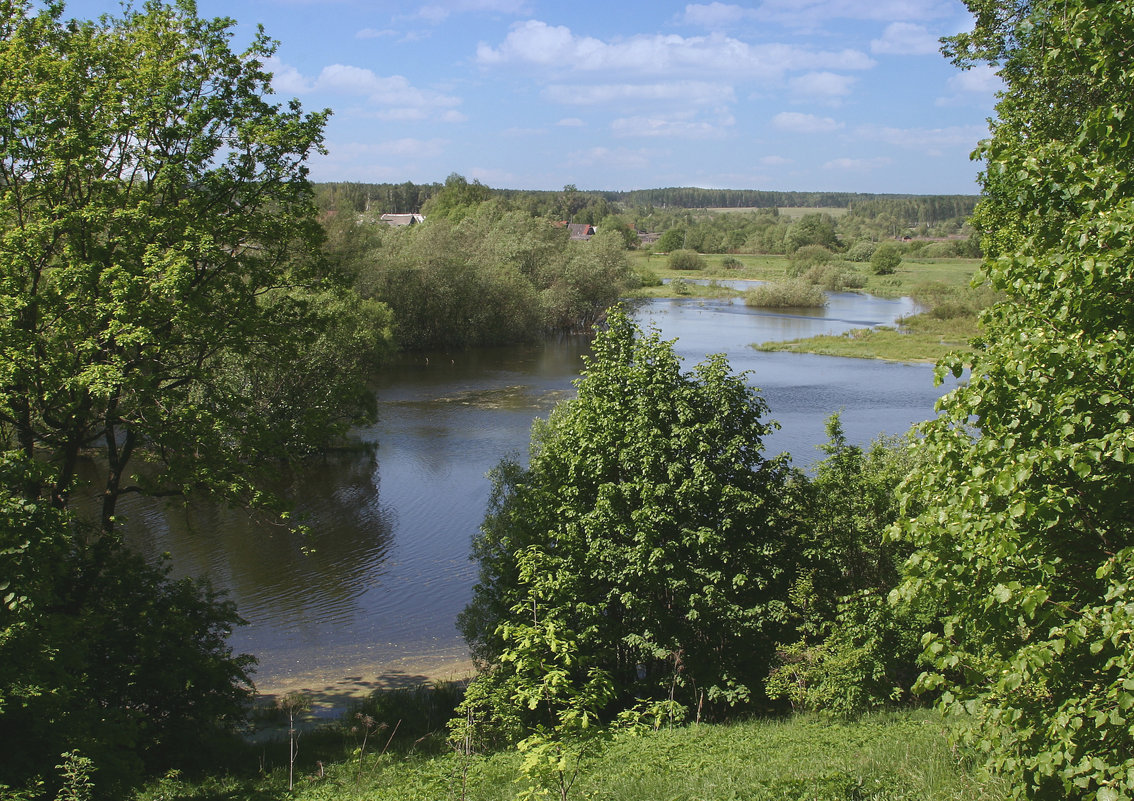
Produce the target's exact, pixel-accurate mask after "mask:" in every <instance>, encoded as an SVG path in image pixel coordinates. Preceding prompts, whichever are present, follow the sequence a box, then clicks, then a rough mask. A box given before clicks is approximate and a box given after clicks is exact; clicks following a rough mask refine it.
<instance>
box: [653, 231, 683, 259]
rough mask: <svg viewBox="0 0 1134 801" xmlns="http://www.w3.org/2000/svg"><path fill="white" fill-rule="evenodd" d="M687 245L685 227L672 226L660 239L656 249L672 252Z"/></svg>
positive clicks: (662, 251)
mask: <svg viewBox="0 0 1134 801" xmlns="http://www.w3.org/2000/svg"><path fill="white" fill-rule="evenodd" d="M684 247H685V229H683V228H670V229H669V230H668V231H666V232H665V233H664V234H662V235H661V238H660V239H658V241H657V245H655V249H656V250H657V251H658V252H659V253H672V252H673V251H675V250H681V249H682V248H684Z"/></svg>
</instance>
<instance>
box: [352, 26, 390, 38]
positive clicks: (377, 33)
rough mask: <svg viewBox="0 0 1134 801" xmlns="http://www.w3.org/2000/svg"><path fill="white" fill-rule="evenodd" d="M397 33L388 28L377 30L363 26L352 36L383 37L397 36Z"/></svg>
mask: <svg viewBox="0 0 1134 801" xmlns="http://www.w3.org/2000/svg"><path fill="white" fill-rule="evenodd" d="M397 35H398V32H397V31H392V30H388V29H382V30H379V29H378V28H363V29H362V30H360V31H358V32H357V33H356V34H355V35H354V38H355V39H383V38H386V37H389V36H397Z"/></svg>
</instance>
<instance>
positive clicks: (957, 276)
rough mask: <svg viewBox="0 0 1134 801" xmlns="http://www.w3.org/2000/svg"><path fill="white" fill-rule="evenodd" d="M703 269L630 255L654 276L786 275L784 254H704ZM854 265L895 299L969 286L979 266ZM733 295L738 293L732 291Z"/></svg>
mask: <svg viewBox="0 0 1134 801" xmlns="http://www.w3.org/2000/svg"><path fill="white" fill-rule="evenodd" d="M701 258H702V259H703V260H704V262H705V268H704V269H703V270H671V269H669V268H668V267H667V266H666V264H667V262H666V259H667V257H666V256H662V255H658V254H654V253H649V252H642V251H635V252H632V253H631V254H630V266H631V267H632V268H633V269H634V270H636V271H638V272H639V273H651V274H653V275H654V276H656V277H657V278H660V279H665V278H685V279H713V278H718V279H728V280H749V281H782V280H784V279H785V278H787V268H788V263H789V262H788V258H787V256H776V255H770V254H751V253H737V254H732V255H716V254H713V255H704V256H702V257H701ZM725 259H735V260H736V261H739V262H740V264H741V266H740V267H738V268H729V267H725V266H724V264H723V262H724V260H725ZM852 266H854V267H855V268H856V269H857V271H858V272H859V273H861V274H862V275H863V276H864V277H865V278H866V287H865V288H864V289H863V290H862V291H864V292H867V293H869V294H871V295H877V296H879V297H887V298H896V297H902V296H904V295H909V294H911V293H912V292H914V291H915V290H916V288H917V287H919V286H921V285H924V284H927V283H932V282H938V283H942V284H945V285H947V286H950V287H957V288H962V287H965V286H968V283H969V280H970V279H971V278H972V275H973V273H975V272H976V270H977V268H978V267H980V260H979V259H921V258H917V257H914V258H908V259H905V260H904V261H902V263H901V265H899V266H898V269H897V271H896V272H895V273H894V274H893V275H874V274H873V273H872V272H871V270H870V265H869V264H857V265H852ZM633 294H634V295H635V296H638V297H675V296H676V295H675V293H674V292H672V291H671V290H669V289H667V288H666V287H664V286H655V287H643V288H642V289H641V290H638V291H636V292H634V293H633ZM733 294H740V293H739V292H734V293H733Z"/></svg>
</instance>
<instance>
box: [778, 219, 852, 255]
mask: <svg viewBox="0 0 1134 801" xmlns="http://www.w3.org/2000/svg"><path fill="white" fill-rule="evenodd" d="M838 244H839V237H838V224H837V223H836V222H835V218H834V217H832V216H831V215H830V214H819V213H816V214H804V215H803V216H802V217H800V218H799V219H798V220H796V221H795V222H793V223H792V224H791V228H789V229H788V232H787V235H786V237H785V238H784V246H785V247H786V248H787V252H788V253H789V254H790V253H794V252H795V251H796V250H798V249H799V248H801V247H803V246H804V245H822V246H823V247H825V248H827V249H834V248H836V247H837V246H838Z"/></svg>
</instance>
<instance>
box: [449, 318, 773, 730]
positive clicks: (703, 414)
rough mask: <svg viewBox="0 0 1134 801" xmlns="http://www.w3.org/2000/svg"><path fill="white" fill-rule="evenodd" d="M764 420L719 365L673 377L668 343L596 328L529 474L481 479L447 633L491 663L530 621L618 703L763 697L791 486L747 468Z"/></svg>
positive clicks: (753, 397)
mask: <svg viewBox="0 0 1134 801" xmlns="http://www.w3.org/2000/svg"><path fill="white" fill-rule="evenodd" d="M766 413H767V408H766V406H765V404H764V401H763V400H762V399H761V398H760V396H759V395H758V394H757V392H756V391H755V390H753V389H752V388H751V387H749V386H748V385H747V383H746V382H745V380H744V377H743V376H738V375H734V374H732V373H730V371H729V368H728V365H727V363H726V362H725V360H724V358H723V357H722V356H719V355H718V356H714V357H711V358H710V359H709V360H708V361H706V362H703V363H702V364H700V365H698V366H696V367H695V368H694V369H693V370H692V371H691V372H688V373H686V372H683V371H682V369H681V361H680V358H679V357H678V356H677V355H676V354H675V353H674V351H673V348H672V344H671V343H668V342H664V341H662V340H661V339H660V337H659V335H658V333H657V332H656V331H653V332H650V333H648V334H645V335H642V334H641V333H640V332H639V331H638V330H637V328H636V326H635V325H634V324H633V323H632V322H631V321H630V320H629V319H628V318H627V317H626V315H625V313H624V312H618V313H616V314H612V315H611V318H610V325H609V329H608V330H606V331H603V332H601V333H599V334H598V336H597V338H596V341H595V347H594V356H593V357H592V358H590V359H589V360H588V361H587V365H586V369H585V371H584V374H583V376H582V378H581V379H580V380H579V381H578V398H577V399H575V400H572V401H570V402H568V403H566V404H564V405H562V406H560V407H559V408H558V409H557V410H556V411H555V412H554V413H553V414H552V416H551V418H550V419H549V420H548V421H547V422H546V423H541V424H537V426H536V427H535V428H534V429H533V437H532V453H531V460H530V464H529V465H528V466H527V467H526V468H524V467H521V466H519V465H516V464H511V463H504V464H502V465H501V467H500V468H498V470H497V471H496V474H495V495H494V498H493V502H492V505H491V509H490V512H489V514H488V516H487V518H486V520H485V523H484V526H483V529H482V532H481V534H480V536H479V537H478V538H477V539H476V541H475V543H474V552H475V556H476V558H477V559H478V560H479V563H480V570H481V573H480V582H479V583H478V585H477V586H476V589H475V591H474V599H473V602H472V604H471V605H470V607H469V608H468V609H467V610H466V611H465V612H464V613H463V615H462V619H461V621H462V630H463V632H464V634H465V636H466V638H467V639H468V640H469V642H470V644H471V645H472V647H473V650H474V653H475V654H477V655H478V657H479V658H480V659H481V660H482V661H484V662H486V663H494V662H496V661H497V659H498V657H499V655H500V653H501V652H502V650H503V649H504V646H505V643H504V641H503V639H502V637H503V636H504V634H506V633H507V632H508V631H510V630H511V629H509V626H515V625H525V624H526V623H531V617H532V614H533V612H534V613H535V614H536V615H537V617H539V618H541V619H542V618H543V616H544V615H551V616H554V619H555V620H557V621H559V624H558V631H559V636H561V637H562V636H565V635H564V634H563V632H564V631H566V632H568V633H569V635H570V639H571V640H572V642H573V643H574V645H573V648H574V649H575V657H576V662H577V664H578V665H579V666H582V667H586V668H589V669H592V668H593V669H599V670H601V671H603V672H604V675H608V676H609V677H610V679H611V680H612V681H613V684H614V690H613V696H614V697H616V698H619V699H621V701H622V702H624V703H625V702H630V703H632V702H633V699H634V698H648V699H655V700H665V699H670V700H676V701H677V702H678V703H680V704H685V705H687V706H688V707H689V708H691V709H692V708H697V707H698V706H699V704H701V703H702V701H703V703H704V710H705V713H706V714H708V713H709V712H710V710H712V709H716V710H720V709H724V708H727V707H729V706H731V705H733V704H736V703H740V702H743V701H746V700H749V699H750V698H760V697H762V692H763V679H764V677H765V676H766V674H767V670H768V665H769V663H770V661H771V658H772V651H773V646H774V644H775V642H776V640H777V639H778V638H779V637H780V636H781V634H782V626H783V623H784V609H785V604H784V599H785V598H786V587H787V584H788V583H789V581H790V574H791V572H792V565H793V561H792V550H791V548H790V547H789V545H788V543H790V542H791V536H790V534H791V532H792V520H793V517H792V514H791V512H790V510H791V508H792V505H791V497H792V492H793V490H792V477H793V475H794V474H793V472H792V470H791V469H790V467H789V465H788V462H787V460H786V457H783V456H781V457H777V458H770V459H769V458H765V457H764V455H763V449H762V439H763V437H764V435H766V434H767V433H768V431H770V430H771V428H772V426H773V425H774V424H773V423H771V422H770V421H768V420H766V419H764V418H765V415H766ZM523 564H528V565H531V564H538V565H539V569H538V570H535V571H533V570H528V572H527V573H524V571H523V570H522V567H523ZM525 576H526V577H525ZM533 604H534V606H533ZM511 669H512V668H511V666H510V664H506V665H503V666H501V667H500V668H499V669H498V670H496V671H494V672H491V673H488V674H486V677H485V678H484V680H485V681H497V682H499V681H504V680H506V679H507V677H508V676H509V671H510V670H511ZM579 681H580V682H582V681H583V679H582V677H579Z"/></svg>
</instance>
